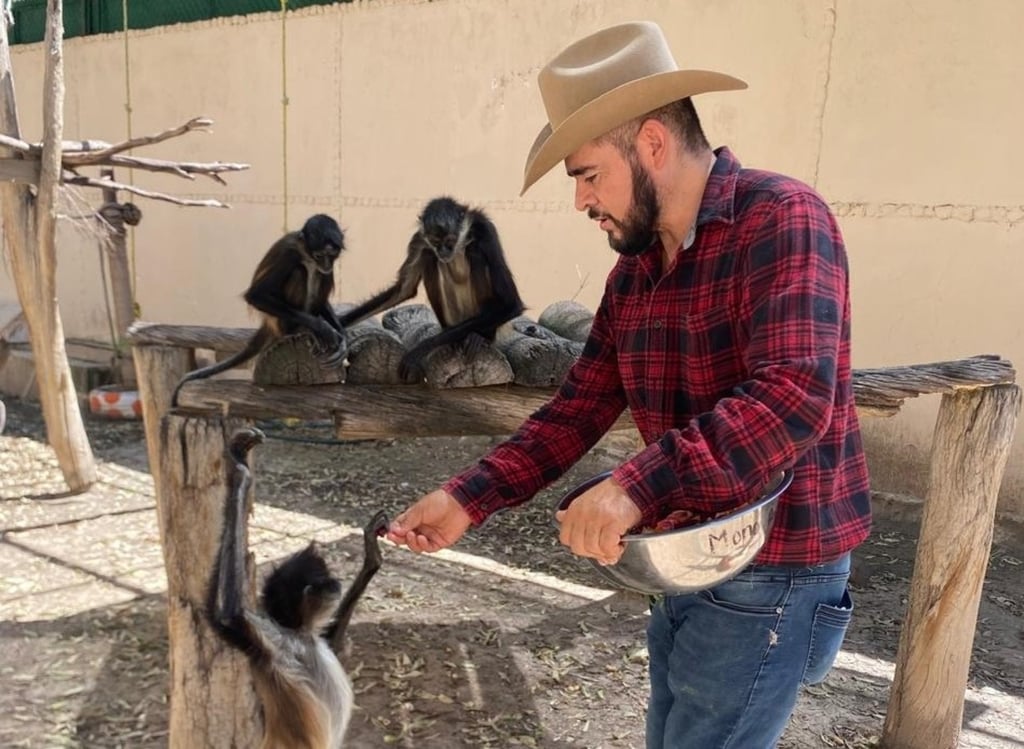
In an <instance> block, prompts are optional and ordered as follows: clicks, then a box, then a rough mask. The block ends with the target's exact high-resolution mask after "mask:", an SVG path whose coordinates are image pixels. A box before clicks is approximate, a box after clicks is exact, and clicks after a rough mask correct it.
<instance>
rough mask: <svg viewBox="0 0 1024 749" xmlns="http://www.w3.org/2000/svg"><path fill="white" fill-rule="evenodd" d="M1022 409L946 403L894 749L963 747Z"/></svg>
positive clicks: (911, 609) (920, 546)
mask: <svg viewBox="0 0 1024 749" xmlns="http://www.w3.org/2000/svg"><path fill="white" fill-rule="evenodd" d="M1020 406H1021V392H1020V388H1019V387H1018V386H1016V385H999V386H994V387H990V388H981V389H976V390H961V391H959V392H956V393H953V394H947V395H944V396H943V397H942V403H941V405H940V407H939V414H938V418H937V421H936V427H935V436H934V440H933V443H932V453H931V475H930V481H929V488H928V493H927V496H926V498H925V503H924V510H923V514H922V517H921V533H920V538H919V540H918V543H917V557H916V559H915V561H914V574H913V578H912V580H911V585H910V600H909V603H908V606H907V614H906V618H905V619H904V621H903V626H902V628H901V630H900V642H899V650H898V651H897V655H896V674H895V677H894V679H893V685H892V691H891V692H890V697H889V706H888V711H887V713H886V719H885V727H884V729H883V734H882V744H881V745H882V746H883V747H886V749H953V748H954V747H956V746H957V741H958V737H959V735H960V728H961V724H962V722H963V709H964V691H965V689H966V687H967V676H968V668H969V666H970V660H971V645H972V642H973V640H974V631H975V627H976V624H977V618H978V605H979V602H980V600H981V589H982V584H983V583H984V580H985V569H986V566H987V564H988V558H989V550H990V547H991V543H992V531H993V524H994V521H995V511H996V499H997V496H998V493H999V485H1000V482H1001V480H1002V476H1003V469H1004V468H1005V467H1006V460H1007V457H1008V455H1009V452H1010V444H1011V442H1012V440H1013V434H1014V429H1015V427H1016V423H1017V417H1018V414H1019V412H1020Z"/></svg>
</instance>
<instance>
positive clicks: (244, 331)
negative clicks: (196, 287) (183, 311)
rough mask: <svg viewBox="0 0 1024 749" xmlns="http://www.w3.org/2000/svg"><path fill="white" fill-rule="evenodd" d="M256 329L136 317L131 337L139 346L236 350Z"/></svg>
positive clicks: (243, 346) (241, 346)
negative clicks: (167, 323) (153, 320)
mask: <svg viewBox="0 0 1024 749" xmlns="http://www.w3.org/2000/svg"><path fill="white" fill-rule="evenodd" d="M255 333H256V328H219V327H215V326H212V325H165V324H162V323H151V322H143V321H136V322H134V323H132V325H131V326H130V327H129V328H128V340H129V341H131V342H132V343H133V344H135V345H136V346H180V347H181V348H206V349H212V350H213V351H222V352H227V353H232V354H233V353H235V352H236V351H241V350H242V349H243V348H245V344H246V343H248V342H249V339H250V338H252V337H253V334H255Z"/></svg>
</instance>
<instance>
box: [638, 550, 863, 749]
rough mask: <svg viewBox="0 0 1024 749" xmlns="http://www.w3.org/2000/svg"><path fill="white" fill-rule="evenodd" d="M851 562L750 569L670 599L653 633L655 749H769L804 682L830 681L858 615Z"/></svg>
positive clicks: (651, 730)
mask: <svg viewBox="0 0 1024 749" xmlns="http://www.w3.org/2000/svg"><path fill="white" fill-rule="evenodd" d="M849 576H850V555H849V554H846V555H844V556H843V557H841V558H840V559H838V560H836V561H834V562H829V563H827V564H822V565H819V566H817V567H768V566H760V565H751V566H750V567H748V568H747V569H745V570H744V571H743V572H741V573H740V574H739V575H737V576H736V577H735V578H733V579H732V580H728V581H726V582H724V583H722V584H721V585H718V586H716V587H714V588H711V589H710V590H704V591H700V592H698V593H691V594H687V595H677V596H665V597H662V598H660V599H658V600H657V601H656V602H655V603H653V604H652V607H651V620H650V623H649V624H648V628H647V649H648V652H649V654H650V677H651V696H650V702H649V704H648V708H647V749H769V748H770V747H774V746H775V744H776V742H777V741H778V740H779V737H780V736H781V735H782V732H783V730H784V729H785V727H786V723H787V722H788V721H789V716H790V714H791V713H792V712H793V705H794V704H795V703H796V697H797V692H798V690H799V689H800V685H801V684H816V683H818V682H820V681H822V680H824V678H825V676H826V675H827V674H828V671H829V669H830V668H831V667H832V663H833V661H834V660H835V657H836V654H837V653H838V652H839V647H840V645H841V644H842V642H843V637H844V636H845V634H846V628H847V625H848V624H849V623H850V617H851V615H852V614H853V602H852V600H851V599H850V593H849V591H848V589H847V587H846V582H847V579H848V578H849Z"/></svg>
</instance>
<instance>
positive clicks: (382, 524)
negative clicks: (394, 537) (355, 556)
mask: <svg viewBox="0 0 1024 749" xmlns="http://www.w3.org/2000/svg"><path fill="white" fill-rule="evenodd" d="M388 525H389V522H388V516H387V513H386V512H384V510H379V511H378V512H377V514H376V515H374V516H373V517H372V518H370V522H369V523H367V524H366V527H365V528H363V545H364V547H365V549H364V552H365V554H366V558H367V559H372V560H375V561H376V563H377V566H378V567H379V566H380V563H381V554H380V546H379V545H378V544H377V538H378V537H380V536H383V535H384V534H386V533H387V532H388Z"/></svg>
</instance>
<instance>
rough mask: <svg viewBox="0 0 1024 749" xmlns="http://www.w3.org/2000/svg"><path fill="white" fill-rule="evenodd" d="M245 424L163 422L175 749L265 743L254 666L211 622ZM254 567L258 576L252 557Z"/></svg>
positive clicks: (160, 499) (161, 492) (159, 490)
mask: <svg viewBox="0 0 1024 749" xmlns="http://www.w3.org/2000/svg"><path fill="white" fill-rule="evenodd" d="M244 425H245V422H243V421H241V420H238V419H221V418H202V417H198V418H197V417H187V416H179V415H176V414H169V415H167V416H165V417H164V418H163V419H162V420H161V424H160V444H161V445H162V451H161V453H160V456H159V463H160V469H159V471H158V472H157V475H158V476H159V478H158V479H157V482H156V501H157V507H158V512H159V514H160V516H161V517H162V518H163V522H162V523H161V539H160V541H161V545H162V547H163V552H164V565H165V567H166V570H167V633H168V642H169V649H170V672H171V685H170V715H169V718H168V747H169V749H222V747H229V746H237V747H243V746H244V747H255V746H259V745H260V740H261V736H262V730H263V729H262V726H261V721H260V718H259V716H260V708H259V702H258V699H257V696H256V692H255V690H254V688H253V684H252V676H251V671H250V669H249V664H248V663H247V662H246V659H245V656H244V655H243V654H241V653H239V652H238V651H236V650H234V649H232V648H230V647H228V646H226V645H225V644H224V643H222V642H221V641H220V640H219V639H218V638H217V636H216V635H215V634H214V632H213V631H212V630H211V629H210V627H209V626H208V625H207V623H206V620H205V618H204V617H205V608H206V590H207V585H208V584H209V577H210V574H211V570H212V569H213V563H214V558H215V556H216V553H217V546H218V542H219V539H220V529H221V523H222V517H223V507H224V501H225V496H226V493H227V479H228V476H227V468H226V461H225V459H224V455H225V449H226V446H227V443H228V440H229V439H230V437H231V435H232V434H233V433H234V431H235V430H236V429H239V428H241V427H243V426H244ZM249 502H250V503H251V502H252V497H251V495H250V497H249ZM250 507H251V504H250ZM243 543H245V544H247V543H248V538H246V539H245V540H244V541H243ZM248 564H249V575H250V578H251V576H252V575H253V569H252V557H251V555H250V557H249V560H248ZM249 587H250V591H252V589H253V586H251V585H250V586H249ZM249 603H250V605H251V604H252V603H253V601H251V600H250V601H249Z"/></svg>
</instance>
